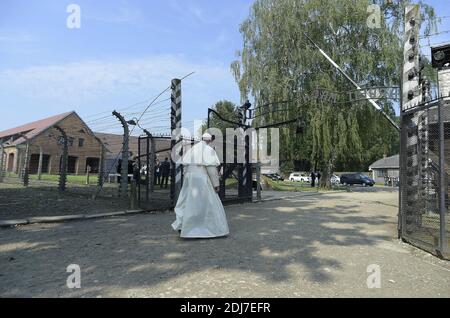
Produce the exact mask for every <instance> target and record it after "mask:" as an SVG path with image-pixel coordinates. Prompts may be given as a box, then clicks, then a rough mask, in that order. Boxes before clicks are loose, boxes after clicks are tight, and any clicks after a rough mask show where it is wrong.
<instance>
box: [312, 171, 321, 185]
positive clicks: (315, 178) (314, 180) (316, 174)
mask: <svg viewBox="0 0 450 318" xmlns="http://www.w3.org/2000/svg"><path fill="white" fill-rule="evenodd" d="M310 177H311V188H314V187H315V186H316V184H317V186H319V184H320V178H321V177H322V175H321V174H320V172H314V171H311V176H310Z"/></svg>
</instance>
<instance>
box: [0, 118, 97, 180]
mask: <svg viewBox="0 0 450 318" xmlns="http://www.w3.org/2000/svg"><path fill="white" fill-rule="evenodd" d="M56 125H57V126H59V127H61V128H62V129H63V130H64V131H65V132H66V134H67V137H68V145H69V153H68V155H69V157H68V166H67V168H68V169H67V171H68V173H69V174H84V173H86V171H87V167H88V166H89V167H90V168H91V171H92V172H98V170H99V167H100V158H101V151H102V142H101V140H100V139H99V138H97V137H96V136H95V134H94V133H93V132H92V131H91V130H90V129H89V127H88V126H87V125H86V124H85V123H84V122H83V120H82V119H81V118H80V117H79V116H78V115H77V113H76V112H68V113H64V114H60V115H56V116H52V117H49V118H45V119H42V120H38V121H35V122H32V123H29V124H26V125H23V126H20V127H16V128H12V129H8V130H5V131H2V132H0V142H1V143H2V144H3V147H4V153H5V157H4V158H5V168H6V171H7V172H11V173H19V172H20V170H21V168H22V167H23V163H24V160H25V149H26V143H27V140H28V142H29V169H30V173H31V174H36V173H37V172H38V167H39V163H40V162H41V167H42V168H41V169H42V170H41V171H42V173H48V174H58V173H59V172H60V162H61V156H62V151H63V139H62V137H61V133H60V132H59V131H58V130H56V129H55V128H54V127H55V126H56Z"/></svg>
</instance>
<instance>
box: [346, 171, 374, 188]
mask: <svg viewBox="0 0 450 318" xmlns="http://www.w3.org/2000/svg"><path fill="white" fill-rule="evenodd" d="M340 182H341V184H344V185H354V184H360V185H362V186H364V187H365V186H370V187H373V186H374V185H375V181H374V180H373V179H371V178H369V177H368V176H366V175H365V174H362V173H351V174H343V175H342V176H341V181H340Z"/></svg>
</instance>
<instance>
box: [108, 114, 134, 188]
mask: <svg viewBox="0 0 450 318" xmlns="http://www.w3.org/2000/svg"><path fill="white" fill-rule="evenodd" d="M112 114H113V115H114V116H115V117H117V119H119V121H120V123H121V124H122V126H123V147H122V165H121V177H120V188H119V195H120V196H121V197H127V196H128V157H129V155H130V152H129V144H128V142H129V139H130V130H129V128H128V123H127V122H126V121H125V118H124V117H123V116H122V115H121V114H120V113H118V112H116V111H113V113H112Z"/></svg>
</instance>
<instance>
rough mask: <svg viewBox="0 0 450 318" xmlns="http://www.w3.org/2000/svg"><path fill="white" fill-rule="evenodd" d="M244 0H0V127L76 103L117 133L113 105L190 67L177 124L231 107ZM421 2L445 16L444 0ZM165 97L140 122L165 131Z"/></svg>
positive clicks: (99, 126) (448, 1) (92, 121)
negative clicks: (76, 12) (220, 105)
mask: <svg viewBox="0 0 450 318" xmlns="http://www.w3.org/2000/svg"><path fill="white" fill-rule="evenodd" d="M252 2H253V1H252V0H226V1H225V0H223V1H219V0H151V1H150V0H145V1H144V0H115V1H111V0H109V1H106V0H95V1H92V0H91V1H89V0H70V1H64V0H58V1H55V0H1V1H0V111H1V112H0V118H1V120H0V131H1V130H4V129H7V128H11V127H14V126H18V125H21V124H24V123H27V122H31V121H34V120H38V119H42V118H45V117H48V116H52V115H56V114H59V113H63V112H67V111H72V110H74V111H76V112H77V113H78V114H79V115H80V116H81V117H82V118H83V119H85V121H86V122H87V123H88V124H89V125H90V126H91V127H92V128H93V130H96V131H103V132H114V133H115V132H120V130H121V129H120V125H118V124H117V121H116V120H115V119H114V118H113V117H112V116H111V115H110V114H111V112H112V111H113V110H114V109H117V110H120V111H121V112H123V114H124V115H125V116H126V117H127V119H128V118H130V117H133V116H136V117H138V115H139V114H140V112H141V111H142V110H143V109H144V108H145V106H146V105H147V104H148V103H149V101H151V100H152V98H153V97H155V96H156V95H158V94H159V93H160V92H161V91H163V90H164V89H166V88H167V87H168V86H169V84H170V81H171V79H173V78H181V77H183V76H185V75H187V74H189V73H191V72H195V73H194V74H193V75H191V76H189V77H188V78H186V79H185V80H184V81H183V84H182V94H183V123H184V126H186V127H192V125H193V121H194V120H201V119H204V118H205V117H206V115H207V108H208V107H211V106H212V105H213V104H215V102H217V101H219V100H223V99H227V100H230V101H232V102H234V103H236V104H239V103H240V102H241V101H240V95H239V91H238V87H237V85H236V83H235V81H234V79H233V76H232V74H231V71H230V64H231V62H232V61H234V60H235V59H236V52H237V51H238V50H240V49H241V48H242V36H241V34H240V32H239V27H240V24H241V23H242V22H243V21H244V20H245V18H246V17H247V16H248V13H249V9H250V7H251V4H252ZM426 2H427V3H429V4H431V5H433V6H435V7H436V9H437V14H438V16H448V17H450V0H429V1H426ZM70 4H76V5H78V6H79V8H80V28H69V27H68V26H67V20H68V17H69V16H71V14H72V11H69V12H67V8H68V6H69V5H70ZM442 22H443V23H442V24H441V25H440V30H441V31H442V30H450V18H445V19H443V20H442ZM449 40H450V34H441V35H439V36H435V37H433V38H432V39H431V40H430V41H431V43H439V42H443V41H449ZM423 44H424V45H427V44H428V42H427V41H424V42H423ZM423 50H425V51H426V50H428V51H429V49H428V48H427V47H425V48H423ZM168 97H169V92H165V93H164V94H163V95H162V96H161V97H160V99H159V100H158V101H159V104H156V105H153V106H152V107H150V108H149V110H148V112H147V114H146V117H144V118H143V119H142V121H141V123H142V126H145V128H147V129H148V130H150V131H152V132H156V133H157V132H166V131H168V129H167V128H168V125H169V116H168V112H169V105H170V103H169V101H167V98H168Z"/></svg>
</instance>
